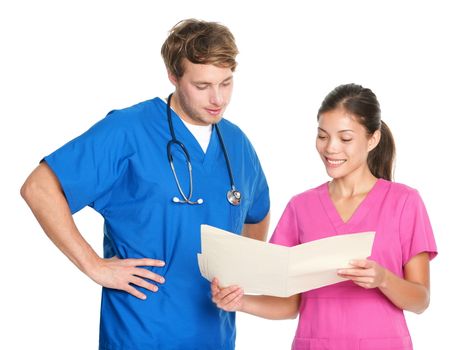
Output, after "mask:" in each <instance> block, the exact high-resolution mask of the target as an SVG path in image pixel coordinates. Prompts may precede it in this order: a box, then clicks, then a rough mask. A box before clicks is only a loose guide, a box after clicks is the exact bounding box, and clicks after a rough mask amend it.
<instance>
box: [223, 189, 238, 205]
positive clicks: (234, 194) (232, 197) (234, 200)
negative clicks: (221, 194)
mask: <svg viewBox="0 0 467 350" xmlns="http://www.w3.org/2000/svg"><path fill="white" fill-rule="evenodd" d="M227 200H228V201H229V203H230V204H232V205H240V201H241V200H242V194H241V193H240V191H238V190H236V189H231V190H229V191H228V192H227Z"/></svg>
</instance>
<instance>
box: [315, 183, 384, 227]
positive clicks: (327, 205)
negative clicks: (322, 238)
mask: <svg viewBox="0 0 467 350" xmlns="http://www.w3.org/2000/svg"><path fill="white" fill-rule="evenodd" d="M386 182H387V181H385V180H383V179H377V180H376V182H375V184H374V185H373V187H372V188H371V190H370V191H369V192H368V193H367V194H366V196H365V198H363V200H362V201H361V203H360V204H359V205H358V207H357V208H356V209H355V211H354V212H353V213H352V215H351V216H350V218H349V219H348V220H347V221H344V220H343V219H342V217H341V215H340V214H339V212H338V210H337V208H336V206H335V205H334V202H333V201H332V199H331V195H330V193H329V182H327V183H325V184H323V185H321V186H320V188H319V196H320V199H321V203H322V205H323V207H324V209H325V212H326V214H327V215H328V218H329V220H330V221H331V223H332V225H333V226H334V228H335V229H336V231H337V232H339V230H340V229H341V228H344V227H348V226H351V225H353V224H356V223H358V222H361V220H362V219H363V218H365V217H366V216H367V215H368V213H369V212H370V210H371V209H372V208H373V207H374V206H375V204H376V201H377V200H378V198H380V196H379V194H380V193H381V191H383V190H384V188H385V187H386V186H385V184H386Z"/></svg>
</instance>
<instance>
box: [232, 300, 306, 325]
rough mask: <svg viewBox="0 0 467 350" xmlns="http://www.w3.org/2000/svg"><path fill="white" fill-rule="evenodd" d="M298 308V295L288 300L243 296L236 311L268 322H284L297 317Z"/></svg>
mask: <svg viewBox="0 0 467 350" xmlns="http://www.w3.org/2000/svg"><path fill="white" fill-rule="evenodd" d="M299 306H300V295H299V294H297V295H293V296H291V297H288V298H279V297H271V296H265V295H245V296H243V301H242V306H241V308H240V309H239V310H238V311H242V312H245V313H248V314H251V315H255V316H259V317H263V318H267V319H270V320H284V319H291V318H295V317H297V314H298V309H299Z"/></svg>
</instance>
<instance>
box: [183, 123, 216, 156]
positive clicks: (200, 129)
mask: <svg viewBox="0 0 467 350" xmlns="http://www.w3.org/2000/svg"><path fill="white" fill-rule="evenodd" d="M180 120H181V121H182V122H183V124H185V126H186V127H187V129H188V130H190V132H191V133H192V134H193V136H194V137H195V139H196V141H198V143H199V145H200V146H201V148H202V149H203V151H204V153H206V151H207V149H208V146H209V141H210V140H211V134H212V125H194V124H190V123H187V122H186V121H184V120H183V119H182V118H180Z"/></svg>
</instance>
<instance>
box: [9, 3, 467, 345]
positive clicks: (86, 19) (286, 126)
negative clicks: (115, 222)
mask: <svg viewBox="0 0 467 350" xmlns="http://www.w3.org/2000/svg"><path fill="white" fill-rule="evenodd" d="M307 3H308V4H307ZM188 17H195V18H202V19H205V20H213V21H219V22H221V23H223V24H226V25H227V26H228V27H229V28H230V29H231V30H232V32H233V33H234V35H235V36H236V39H237V44H238V46H239V49H240V52H241V53H240V55H239V56H238V61H239V66H238V70H237V72H236V74H235V91H234V96H233V100H232V103H231V106H230V107H229V110H228V111H227V114H226V117H227V118H228V119H230V120H232V121H233V122H235V123H237V124H238V125H239V126H241V127H242V128H243V130H244V131H245V132H246V133H247V135H248V136H249V137H250V139H251V140H252V141H253V143H254V145H255V147H256V150H257V152H258V154H259V156H260V158H261V160H262V164H263V167H264V169H265V172H266V174H267V176H268V180H269V184H270V188H271V198H272V225H271V231H272V229H273V228H274V226H275V224H276V222H277V220H278V219H279V216H280V214H281V213H282V210H283V209H284V207H285V205H286V203H287V201H288V200H289V198H290V197H291V196H292V195H294V194H296V193H299V192H302V191H304V190H306V189H308V188H310V187H313V186H316V185H319V184H321V183H322V182H324V181H326V180H327V177H326V174H325V171H324V168H323V166H322V164H321V162H320V161H319V159H318V157H317V155H316V152H315V150H314V137H315V130H316V118H315V115H316V111H317V109H318V107H319V105H320V102H321V100H322V99H323V97H324V96H325V95H326V94H327V93H328V92H329V91H330V90H331V89H332V88H334V87H335V86H337V85H339V84H341V83H348V82H355V83H360V84H362V85H364V86H367V87H370V88H371V89H373V91H374V92H375V93H376V94H377V96H378V97H379V99H380V103H381V107H382V111H383V120H385V121H386V122H387V123H388V125H389V126H390V127H391V129H392V131H393V133H394V136H395V139H396V143H397V150H398V154H397V167H396V181H398V182H403V183H406V184H408V185H410V186H412V187H415V188H417V189H418V190H419V191H420V193H421V195H422V197H423V199H424V201H425V203H426V206H427V208H428V211H429V214H430V217H431V220H432V225H433V228H434V231H435V234H436V239H437V243H438V248H439V252H440V254H439V257H438V258H436V259H435V260H434V261H433V263H432V265H431V266H432V288H431V289H432V301H431V306H430V308H429V309H428V310H427V311H426V312H425V313H423V314H422V315H414V314H407V319H408V323H409V328H410V330H411V333H412V336H413V341H414V344H415V348H416V349H441V348H443V349H466V348H467V340H466V338H465V321H463V320H465V314H466V312H467V307H466V305H467V304H466V298H465V289H466V282H465V277H464V273H463V272H462V271H465V268H464V266H463V262H464V261H465V258H464V257H465V244H466V243H467V239H466V234H467V231H466V226H465V224H464V223H465V220H464V218H465V217H466V213H465V209H466V205H465V199H466V195H467V191H466V188H465V179H466V175H465V171H464V170H463V169H465V157H466V153H467V148H466V146H465V142H464V140H465V138H466V133H467V122H466V117H467V115H466V107H465V105H466V99H465V93H466V88H465V87H466V78H467V74H466V62H467V56H466V53H465V45H466V44H465V43H466V38H465V35H466V34H465V33H467V24H466V21H465V11H461V6H460V2H459V3H455V2H451V1H442V2H441V1H439V2H430V1H423V2H422V1H420V2H414V1H385V2H383V1H321V2H311V1H308V2H305V1H304V2H299V1H293V0H288V1H281V2H280V3H276V2H274V1H264V2H260V1H248V2H240V1H237V2H234V1H230V2H224V1H220V0H217V1H165V2H159V1H147V0H146V1H144V0H141V1H121V0H112V1H97V0H94V1H88V0H86V1H83V0H82V1H51V0H43V1H21V0H18V1H14V2H13V1H10V2H7V1H2V2H1V5H0V45H1V54H0V118H1V124H0V125H1V127H0V135H1V137H0V152H1V159H2V167H1V169H2V170H1V172H0V176H1V181H0V185H1V189H0V193H1V196H2V208H1V211H0V213H1V214H0V215H1V220H0V225H1V232H0V249H1V254H0V259H1V262H0V263H1V265H0V266H1V270H0V271H1V275H0V283H1V288H0V293H1V298H0V320H1V324H2V325H1V328H0V329H1V336H0V348H1V349H65V348H66V349H95V348H97V342H98V328H99V306H100V287H99V286H97V285H95V284H94V283H93V282H92V281H91V280H89V279H88V278H87V277H86V276H84V275H83V274H82V273H81V272H79V271H78V270H77V269H76V268H75V267H74V266H73V265H72V264H71V263H70V262H69V261H68V260H67V258H66V257H64V256H63V255H61V254H60V253H59V251H58V250H57V249H56V248H55V246H53V244H52V243H50V241H48V239H46V237H45V235H44V234H43V233H42V231H41V229H40V227H39V225H38V224H37V222H36V221H35V219H34V218H33V216H32V215H31V213H30V211H29V209H28V208H27V206H26V204H25V203H24V202H23V201H22V200H21V198H20V195H19V189H20V186H21V184H22V183H23V181H24V180H25V178H26V177H27V175H28V174H29V173H30V171H32V169H33V168H34V167H35V166H36V164H37V163H38V161H39V160H40V159H41V157H43V156H44V155H46V154H48V153H50V152H52V151H53V150H55V149H56V148H57V147H59V146H60V145H62V144H63V143H65V142H66V141H68V140H69V139H71V138H73V137H75V136H77V135H78V134H80V133H82V132H83V131H85V130H86V129H87V128H88V127H89V126H91V125H92V124H93V123H95V122H96V121H97V120H99V119H101V118H102V117H104V116H105V115H106V113H107V112H108V111H109V110H111V109H115V108H123V107H126V106H130V105H132V104H135V103H137V102H139V101H143V100H146V99H149V98H152V97H155V96H166V95H167V94H168V93H169V92H170V91H171V85H170V84H169V82H168V80H167V78H166V73H165V68H164V65H163V62H162V59H161V57H160V54H159V51H160V46H161V45H162V42H163V41H164V39H165V37H166V35H167V32H168V30H169V29H170V28H171V27H172V25H174V24H175V23H176V22H178V21H179V20H181V19H184V18H188ZM75 218H76V221H77V222H78V226H79V227H80V229H81V231H82V233H83V235H84V236H85V237H86V239H87V240H88V241H89V242H90V243H91V244H92V246H93V247H95V249H96V250H97V251H98V252H99V253H100V252H101V246H102V220H101V218H100V217H99V216H98V215H97V214H96V213H94V212H93V211H92V210H90V209H84V210H83V211H82V212H80V213H78V214H76V215H75ZM456 320H458V321H456ZM296 322H297V321H296V320H291V321H266V320H262V319H259V318H255V317H252V316H248V315H239V316H238V338H237V348H238V349H240V350H243V349H272V350H274V349H287V348H289V346H290V343H291V341H292V338H293V334H294V331H295V327H296ZM206 336H209V335H208V334H206ZM7 344H8V345H7Z"/></svg>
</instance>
